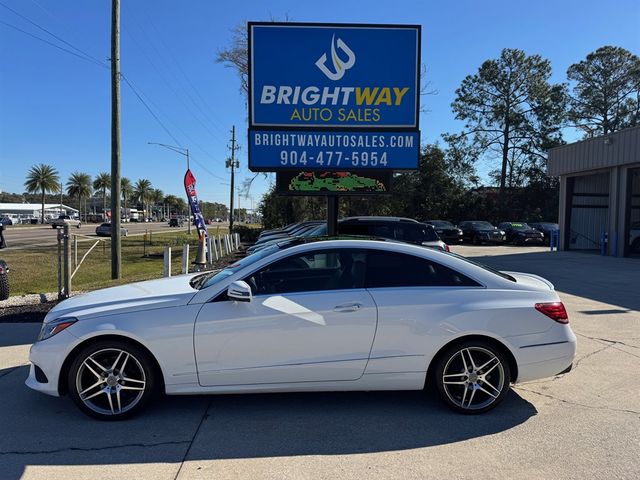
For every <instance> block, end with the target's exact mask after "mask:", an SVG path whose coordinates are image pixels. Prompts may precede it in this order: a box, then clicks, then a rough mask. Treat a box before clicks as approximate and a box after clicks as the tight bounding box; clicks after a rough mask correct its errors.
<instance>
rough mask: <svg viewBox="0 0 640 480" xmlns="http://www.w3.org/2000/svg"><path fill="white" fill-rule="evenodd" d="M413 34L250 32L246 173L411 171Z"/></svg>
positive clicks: (415, 72) (281, 27)
mask: <svg viewBox="0 0 640 480" xmlns="http://www.w3.org/2000/svg"><path fill="white" fill-rule="evenodd" d="M419 66H420V27H419V26H405V25H397V26H390V25H346V24H298V23H249V166H250V168H251V169H252V170H256V171H277V170H282V169H293V168H297V169H300V168H304V169H323V170H326V169H345V168H348V169H369V170H371V169H389V170H400V169H415V168H416V167H417V162H418V152H419V143H420V138H419V131H418V113H419V99H420V92H419V90H420V88H419V83H420V77H419V74H420V68H419Z"/></svg>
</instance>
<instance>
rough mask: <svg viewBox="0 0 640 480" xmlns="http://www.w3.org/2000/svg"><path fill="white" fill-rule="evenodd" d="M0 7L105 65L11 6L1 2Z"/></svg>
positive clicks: (88, 57)
mask: <svg viewBox="0 0 640 480" xmlns="http://www.w3.org/2000/svg"><path fill="white" fill-rule="evenodd" d="M0 6H3V7H4V8H6V9H7V10H9V11H10V12H12V13H13V14H15V15H17V16H18V17H20V18H22V19H23V20H25V21H27V22H29V23H30V24H31V25H33V26H35V27H36V28H39V29H40V30H42V31H43V32H45V33H47V34H49V35H51V36H52V37H53V38H55V39H56V40H58V41H60V42H62V43H64V44H65V45H67V46H69V47H71V48H73V49H74V50H75V51H77V52H80V53H81V54H82V55H84V56H85V57H87V59H91V60H93V61H94V62H96V63H98V64H100V65H103V63H102V62H101V61H100V60H98V59H97V58H96V57H94V56H93V55H91V54H89V53H87V52H85V51H84V50H81V49H80V48H78V47H76V46H75V45H73V44H71V43H70V42H67V41H66V40H65V39H64V38H61V37H59V36H58V35H56V34H55V33H53V32H51V31H49V30H47V29H46V28H44V27H43V26H41V25H39V24H37V23H36V22H34V21H33V20H31V19H30V18H28V17H25V16H24V15H22V14H21V13H19V12H17V11H15V10H14V9H13V8H11V7H9V6H8V5H6V4H5V3H3V2H0ZM14 28H16V30H18V28H17V27H14ZM24 33H27V34H28V35H29V33H28V32H24ZM34 38H38V37H35V36H34ZM45 41H46V40H45ZM69 53H72V52H69ZM74 55H75V54H74Z"/></svg>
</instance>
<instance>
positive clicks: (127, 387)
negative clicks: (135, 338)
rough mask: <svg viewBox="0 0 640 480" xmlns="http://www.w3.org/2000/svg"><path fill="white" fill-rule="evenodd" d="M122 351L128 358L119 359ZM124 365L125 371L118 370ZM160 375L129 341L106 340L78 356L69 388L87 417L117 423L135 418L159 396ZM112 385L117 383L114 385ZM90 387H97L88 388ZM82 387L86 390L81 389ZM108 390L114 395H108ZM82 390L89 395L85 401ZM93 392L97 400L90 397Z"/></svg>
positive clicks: (149, 360) (145, 354) (74, 363)
mask: <svg viewBox="0 0 640 480" xmlns="http://www.w3.org/2000/svg"><path fill="white" fill-rule="evenodd" d="M119 352H122V353H124V354H128V355H129V357H126V356H124V355H122V356H120V357H118V355H120V354H119ZM91 358H93V359H95V360H97V361H98V364H99V365H103V371H100V369H99V368H98V367H97V364H95V363H93V361H92V360H91ZM116 358H118V360H117V361H116V360H115V359H116ZM85 362H87V363H85ZM110 364H111V365H110ZM116 364H117V365H116ZM87 365H89V366H91V367H93V368H89V366H87ZM113 365H116V367H115V369H111V367H112V366H113ZM121 366H122V367H123V368H122V370H119V367H121ZM97 374H101V375H100V377H102V378H103V381H102V383H100V384H99V383H98V382H99V377H98V376H97ZM107 375H108V376H107ZM157 376H158V372H157V371H156V364H155V362H154V361H153V359H152V358H150V356H149V354H148V353H147V352H146V351H145V350H143V349H142V348H140V347H138V346H136V345H134V344H132V343H128V342H126V341H118V340H103V341H98V342H96V343H94V344H92V345H89V346H87V347H86V348H84V349H82V351H80V352H79V353H78V355H76V357H75V358H74V360H73V362H72V363H71V367H70V368H69V373H68V376H67V388H68V392H69V395H70V396H71V398H72V399H73V401H74V403H75V404H76V406H77V407H78V408H79V409H80V410H81V411H82V412H83V413H85V414H86V415H88V416H90V417H93V418H96V419H98V420H105V421H117V420H124V419H126V418H129V417H131V416H133V415H136V414H137V413H138V412H140V411H141V410H142V409H143V408H144V407H145V406H146V404H147V403H148V402H149V401H150V400H151V399H152V398H153V396H154V394H155V393H156V388H157V385H158V378H157ZM122 377H124V379H123V378H122ZM129 377H131V378H129ZM136 377H139V378H136ZM93 382H95V384H94V383H93ZM113 382H116V384H115V385H113V384H112V383H113ZM87 384H88V385H92V384H93V385H96V386H95V387H94V388H91V387H89V388H87ZM141 384H142V387H143V389H142V390H141ZM80 388H83V389H84V390H79V389H80ZM106 388H109V391H110V392H111V393H106V392H105V391H104V390H105V389H106ZM82 391H86V392H87V393H86V394H85V395H84V399H83V398H81V395H80V392H82ZM97 392H99V393H97ZM122 392H124V393H122ZM136 392H137V393H136ZM94 393H95V394H96V396H95V397H93V398H95V400H93V398H91V396H93V394H94ZM102 393H104V394H105V395H106V396H103V395H102ZM108 397H110V398H108ZM118 397H120V400H121V403H120V404H119V403H118ZM110 405H111V406H110ZM118 405H120V411H118ZM109 407H110V410H111V412H110V411H109Z"/></svg>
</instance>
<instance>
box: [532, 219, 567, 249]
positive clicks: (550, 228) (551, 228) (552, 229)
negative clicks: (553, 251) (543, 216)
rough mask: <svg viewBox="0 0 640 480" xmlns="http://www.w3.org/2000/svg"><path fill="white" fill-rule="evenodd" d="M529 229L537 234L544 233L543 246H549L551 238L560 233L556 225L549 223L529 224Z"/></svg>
mask: <svg viewBox="0 0 640 480" xmlns="http://www.w3.org/2000/svg"><path fill="white" fill-rule="evenodd" d="M529 226H530V227H531V228H535V229H536V230H538V231H539V232H542V233H544V243H545V245H549V242H550V241H551V238H552V237H553V235H554V234H555V235H558V234H559V233H560V226H559V225H558V224H557V223H551V222H535V223H529Z"/></svg>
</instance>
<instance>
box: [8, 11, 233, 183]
mask: <svg viewBox="0 0 640 480" xmlns="http://www.w3.org/2000/svg"><path fill="white" fill-rule="evenodd" d="M0 6H3V7H4V8H6V9H7V10H9V11H11V12H12V13H14V14H15V15H17V16H18V17H20V18H22V19H24V20H25V21H27V22H29V23H30V24H32V25H34V26H35V27H37V28H39V29H40V30H42V31H43V32H46V33H47V34H48V35H51V36H52V37H53V38H55V39H56V40H58V41H60V42H62V43H63V44H65V45H68V46H69V47H71V48H72V49H73V50H75V52H74V51H72V50H69V49H68V48H65V47H62V46H60V45H57V44H56V43H54V42H51V41H49V40H47V39H45V38H42V37H40V36H38V35H35V34H33V33H31V32H28V31H26V30H23V29H21V28H19V27H17V26H15V25H12V24H10V23H7V22H5V21H3V20H0V24H2V25H5V26H7V27H9V28H12V29H14V30H16V31H18V32H21V33H23V34H25V35H28V36H29V37H32V38H34V39H36V40H38V41H40V42H43V43H45V44H47V45H49V46H51V47H54V48H57V49H59V50H61V51H63V52H65V53H68V54H70V55H73V56H75V57H77V58H80V59H81V60H85V61H87V62H90V63H92V64H94V65H97V66H99V67H102V68H105V69H107V70H110V67H109V66H108V65H107V64H106V63H104V62H102V61H100V60H98V59H97V58H96V57H94V56H93V55H91V54H89V53H87V52H85V51H84V50H82V49H80V48H78V47H76V46H75V45H73V44H72V43H70V42H68V41H66V40H65V39H63V38H61V37H60V36H58V35H56V34H54V33H53V32H51V31H49V30H48V29H46V28H44V27H42V26H41V25H39V24H37V23H36V22H34V21H32V20H30V19H29V18H27V17H25V16H24V15H22V14H20V13H19V12H17V11H15V10H14V9H12V8H11V7H9V6H7V5H5V4H4V3H3V2H1V1H0ZM134 41H135V39H134ZM152 46H153V45H152ZM76 52H79V53H76ZM143 54H144V52H143ZM149 61H150V63H151V64H152V66H154V68H156V70H157V67H155V65H154V64H153V62H151V60H149ZM120 77H121V78H122V80H124V81H125V83H126V84H127V85H128V86H129V88H131V90H132V91H133V93H134V94H135V96H136V97H137V98H138V100H139V101H140V103H142V105H143V106H144V107H145V108H146V109H147V111H148V112H149V114H150V115H151V116H152V117H153V118H154V119H155V120H156V122H157V123H158V125H160V127H161V128H162V129H163V130H164V132H165V133H166V134H167V135H169V137H171V139H172V140H173V141H174V142H176V143H177V144H178V145H180V146H182V144H181V142H180V141H179V140H178V139H177V138H176V137H175V136H174V135H173V134H172V133H171V131H170V130H169V129H168V128H167V126H166V125H165V124H164V123H163V122H162V120H160V118H159V117H158V115H157V114H156V113H155V112H154V111H153V109H152V108H151V107H150V106H149V104H148V103H147V102H146V101H145V100H144V98H143V93H142V91H140V90H139V89H138V88H136V87H135V86H134V85H133V82H132V81H131V80H129V79H128V78H127V77H126V76H125V75H124V74H123V73H120ZM174 93H177V92H175V91H174ZM189 111H190V113H191V114H192V115H193V116H194V118H196V120H198V121H200V122H201V120H200V119H199V118H197V116H195V114H194V113H193V112H192V111H191V110H189ZM203 126H204V125H203ZM207 130H208V129H207ZM209 132H210V133H211V131H209ZM183 134H185V135H186V133H185V132H184V131H183ZM194 143H196V142H195V141H194ZM196 146H198V148H199V149H200V150H202V151H203V152H204V153H205V154H207V155H208V156H210V157H211V158H214V159H215V157H213V156H212V155H211V154H210V153H208V152H207V151H206V150H204V149H203V148H202V147H200V146H199V145H198V144H196ZM192 157H193V156H192ZM193 160H194V161H195V163H196V164H198V165H199V166H200V167H201V168H202V169H203V170H204V171H205V172H206V173H208V174H209V175H211V176H213V177H215V178H218V179H220V180H226V178H223V177H221V176H220V175H216V174H215V173H213V172H212V171H211V170H209V168H207V167H206V166H205V165H204V164H203V163H202V162H200V161H199V160H198V159H196V158H193Z"/></svg>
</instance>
